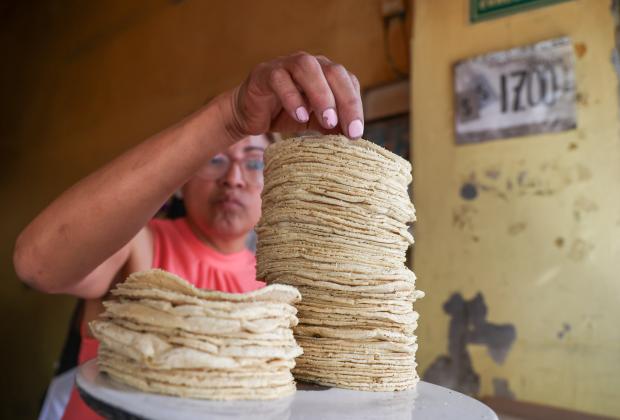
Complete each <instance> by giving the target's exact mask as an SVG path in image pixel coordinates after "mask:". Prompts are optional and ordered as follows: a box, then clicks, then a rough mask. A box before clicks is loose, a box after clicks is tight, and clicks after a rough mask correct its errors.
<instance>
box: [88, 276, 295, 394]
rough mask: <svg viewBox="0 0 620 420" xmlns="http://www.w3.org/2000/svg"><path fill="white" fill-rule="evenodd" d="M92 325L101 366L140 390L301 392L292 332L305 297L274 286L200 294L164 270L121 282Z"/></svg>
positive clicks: (173, 391)
mask: <svg viewBox="0 0 620 420" xmlns="http://www.w3.org/2000/svg"><path fill="white" fill-rule="evenodd" d="M112 294H113V295H114V296H115V297H116V298H117V299H116V300H110V301H106V302H105V303H104V305H105V307H106V310H105V312H104V313H103V315H102V318H101V320H98V321H93V322H91V323H90V327H91V330H92V331H93V333H94V335H95V337H96V338H97V339H99V341H100V343H101V345H100V347H99V355H98V359H97V363H98V365H99V368H100V370H102V371H103V372H107V373H108V374H109V375H110V376H111V377H112V378H113V379H116V380H118V381H120V382H123V383H126V384H128V385H131V386H134V387H136V388H139V389H141V390H143V391H148V392H156V393H162V394H169V395H177V396H183V397H193V398H206V399H222V400H231V399H271V398H278V397H283V396H286V395H290V394H292V393H293V392H295V382H294V380H293V376H292V375H291V368H293V366H294V365H295V360H294V359H295V357H297V356H298V355H300V354H301V348H300V347H299V346H298V345H297V344H296V343H295V339H294V338H293V333H292V329H291V327H293V326H295V325H296V324H297V317H296V312H297V310H296V309H295V307H294V306H292V304H293V303H295V302H297V301H299V298H300V296H299V292H298V291H297V290H296V289H295V288H293V287H290V286H285V285H272V286H267V287H265V288H262V289H259V290H256V291H253V292H250V293H245V294H232V293H223V292H216V291H207V290H201V289H197V288H195V287H193V286H192V285H190V284H189V283H187V282H186V281H185V280H183V279H181V278H179V277H176V276H174V275H172V274H170V273H167V272H165V271H162V270H150V271H145V272H140V273H135V274H132V275H131V276H129V278H128V279H127V280H126V281H125V282H124V283H121V284H119V285H118V286H117V287H116V288H115V289H114V290H113V291H112Z"/></svg>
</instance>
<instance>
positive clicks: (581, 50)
mask: <svg viewBox="0 0 620 420" xmlns="http://www.w3.org/2000/svg"><path fill="white" fill-rule="evenodd" d="M574 48H575V55H576V56H577V58H583V56H584V55H586V52H587V51H588V47H587V46H586V44H584V43H583V42H577V43H575V46H574Z"/></svg>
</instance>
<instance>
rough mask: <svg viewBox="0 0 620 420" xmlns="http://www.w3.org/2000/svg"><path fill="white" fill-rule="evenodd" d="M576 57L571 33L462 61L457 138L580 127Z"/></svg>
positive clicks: (468, 139)
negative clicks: (577, 104)
mask: <svg viewBox="0 0 620 420" xmlns="http://www.w3.org/2000/svg"><path fill="white" fill-rule="evenodd" d="M574 63H575V59H574V55H573V46H572V43H571V40H570V38H568V37H563V38H556V39H552V40H548V41H543V42H539V43H537V44H533V45H529V46H525V47H520V48H514V49H511V50H507V51H501V52H496V53H491V54H485V55H481V56H478V57H474V58H471V59H467V60H464V61H461V62H459V63H457V64H456V65H455V68H454V83H455V134H456V142H457V143H458V144H463V143H477V142H482V141H487V140H492V139H503V138H509V137H518V136H526V135H530V134H537V133H548V132H556V131H565V130H571V129H574V128H576V127H577V121H576V111H575V72H574Z"/></svg>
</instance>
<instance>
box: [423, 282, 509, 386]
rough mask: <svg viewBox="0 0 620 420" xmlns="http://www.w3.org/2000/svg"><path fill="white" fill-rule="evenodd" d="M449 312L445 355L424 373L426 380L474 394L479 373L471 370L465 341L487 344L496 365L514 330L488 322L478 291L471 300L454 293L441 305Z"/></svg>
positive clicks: (501, 358) (478, 383) (507, 348)
mask: <svg viewBox="0 0 620 420" xmlns="http://www.w3.org/2000/svg"><path fill="white" fill-rule="evenodd" d="M443 310H444V312H446V313H447V314H448V315H450V317H451V320H450V326H449V329H448V355H441V356H439V357H437V359H435V361H434V362H433V363H432V364H431V365H430V366H429V368H428V369H427V370H426V372H424V375H423V378H424V380H425V381H428V382H432V383H435V384H438V385H442V386H446V387H448V388H451V389H454V390H457V391H459V392H463V393H465V394H469V395H476V394H478V392H479V390H480V376H479V375H478V374H477V373H476V372H475V371H474V370H473V367H472V362H471V356H470V354H469V352H468V350H467V345H468V344H479V345H485V346H487V351H488V353H489V355H490V356H491V358H492V359H493V360H494V361H495V362H496V363H498V364H502V363H503V362H504V360H506V356H507V355H508V351H509V350H510V348H511V346H512V344H513V343H514V341H515V339H516V336H517V332H516V329H515V327H514V325H512V324H492V323H490V322H487V320H486V317H487V306H486V303H485V301H484V296H483V295H482V294H481V293H478V294H477V295H476V296H475V297H474V298H473V299H471V300H464V299H463V296H462V295H461V294H460V293H454V294H452V296H451V297H450V299H448V301H447V302H445V303H444V305H443Z"/></svg>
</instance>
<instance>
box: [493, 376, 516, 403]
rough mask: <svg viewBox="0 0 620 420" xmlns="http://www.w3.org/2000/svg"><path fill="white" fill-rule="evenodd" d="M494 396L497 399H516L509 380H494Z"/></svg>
mask: <svg viewBox="0 0 620 420" xmlns="http://www.w3.org/2000/svg"><path fill="white" fill-rule="evenodd" d="M493 394H494V395H495V396H496V397H503V398H508V399H511V400H514V399H515V394H514V392H512V390H511V389H510V384H509V383H508V379H504V378H493Z"/></svg>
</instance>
